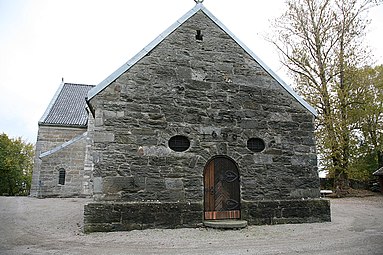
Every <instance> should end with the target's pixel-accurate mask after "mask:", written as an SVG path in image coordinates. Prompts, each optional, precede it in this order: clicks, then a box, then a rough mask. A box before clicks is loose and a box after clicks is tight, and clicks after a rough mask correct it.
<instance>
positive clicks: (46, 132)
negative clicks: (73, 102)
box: [31, 125, 92, 197]
mask: <svg viewBox="0 0 383 255" xmlns="http://www.w3.org/2000/svg"><path fill="white" fill-rule="evenodd" d="M84 132H86V128H75V127H54V126H44V125H40V126H39V130H38V136H37V142H36V151H35V159H34V168H33V175H32V187H31V196H35V197H50V196H61V197H65V196H79V195H81V196H85V195H88V196H89V195H90V194H91V190H92V189H91V186H90V183H89V180H90V176H91V169H84V159H85V147H86V146H85V142H84V141H78V142H76V143H74V144H72V145H70V146H68V148H64V149H61V150H59V151H57V152H55V153H53V154H50V155H49V156H46V157H43V158H40V155H41V154H42V153H45V152H47V151H50V150H52V149H54V148H56V147H57V146H60V145H62V144H64V143H65V142H68V141H70V140H71V139H73V138H75V137H78V136H80V135H81V134H83V133H84ZM60 168H64V169H65V170H66V173H67V176H66V183H65V185H59V184H58V177H59V174H58V171H59V169H60Z"/></svg>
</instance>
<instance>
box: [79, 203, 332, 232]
mask: <svg viewBox="0 0 383 255" xmlns="http://www.w3.org/2000/svg"><path fill="white" fill-rule="evenodd" d="M241 213H242V219H243V220H246V221H248V224H249V225H264V224H284V223H313V222H326V221H331V216H330V201H329V200H324V199H310V200H279V201H254V202H242V210H241ZM202 222H203V204H202V203H181V202H178V203H177V202H175V203H160V202H143V203H127V202H92V203H89V204H87V205H85V208H84V223H85V224H84V231H85V232H86V233H89V232H110V231H129V230H140V229H147V228H193V227H197V226H199V225H200V224H201V223H202Z"/></svg>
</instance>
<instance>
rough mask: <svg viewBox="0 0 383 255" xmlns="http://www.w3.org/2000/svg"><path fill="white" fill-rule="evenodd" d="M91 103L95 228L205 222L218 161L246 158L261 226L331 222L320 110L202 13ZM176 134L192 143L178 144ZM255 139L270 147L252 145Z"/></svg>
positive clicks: (247, 209) (244, 199) (89, 222)
mask: <svg viewBox="0 0 383 255" xmlns="http://www.w3.org/2000/svg"><path fill="white" fill-rule="evenodd" d="M197 30H200V31H201V33H202V35H203V40H202V41H201V40H196V31H197ZM89 103H90V105H91V107H92V109H93V110H94V126H92V128H91V129H92V136H93V145H92V158H93V164H94V172H93V175H94V185H95V188H94V199H95V202H93V203H90V204H88V205H87V206H86V207H85V229H86V231H89V232H90V231H106V230H108V231H111V230H130V229H141V228H146V227H161V226H162V227H180V226H189V227H190V226H196V225H197V224H199V223H200V222H202V221H203V200H204V182H203V171H204V167H205V165H206V163H207V162H208V161H209V160H210V159H211V158H213V157H215V156H226V157H229V158H231V159H232V160H234V161H235V162H236V164H237V166H238V169H239V173H240V192H241V207H242V212H241V215H242V218H243V219H245V220H248V221H249V223H250V224H273V223H284V222H286V223H290V222H295V223H296V222H315V221H327V220H329V203H328V201H326V200H321V199H320V198H319V197H320V196H319V178H318V174H317V156H316V147H315V140H314V116H313V115H312V113H310V112H309V111H308V110H307V109H306V108H304V107H303V106H302V105H301V104H300V103H299V102H298V101H297V100H296V99H295V98H294V97H293V96H292V95H291V94H289V93H288V92H287V91H286V90H285V89H284V88H283V87H282V86H281V85H280V84H279V83H278V82H277V81H276V80H275V79H274V78H273V77H272V76H270V75H269V74H268V73H267V72H266V71H265V70H264V69H263V68H262V67H261V66H260V65H259V64H258V63H257V62H256V61H255V60H254V59H253V58H252V57H251V56H250V55H248V54H247V53H246V52H245V51H244V50H243V49H242V48H241V47H240V46H239V45H238V44H237V43H236V42H235V41H234V40H233V39H232V38H231V37H230V36H229V35H227V34H226V33H225V32H224V31H223V30H222V29H220V28H219V27H218V26H217V25H216V24H215V23H214V22H213V21H212V20H210V18H209V17H208V16H206V15H205V14H204V13H203V12H202V11H199V12H197V13H196V14H195V15H194V16H192V17H191V18H189V19H188V20H187V21H186V22H185V23H183V24H182V25H180V27H178V28H177V29H176V30H175V31H174V32H173V33H172V34H170V35H169V36H168V37H167V38H165V39H164V41H162V42H161V43H160V44H159V45H158V46H157V47H155V48H154V49H153V50H152V51H151V52H150V53H148V54H147V55H146V56H145V57H143V58H142V59H141V60H140V61H139V62H138V63H136V64H135V65H134V66H133V67H131V68H130V69H129V70H128V71H127V72H125V73H124V74H122V75H121V76H120V77H118V78H117V79H116V80H115V81H114V82H112V83H111V84H110V85H109V86H108V87H107V88H105V89H104V90H103V91H101V92H100V93H99V94H97V95H96V96H95V97H94V98H92V99H91V100H90V102H89ZM88 132H89V131H88ZM175 135H183V136H186V137H187V138H188V139H189V140H190V143H191V145H190V148H189V149H188V150H186V151H185V152H175V151H173V150H171V149H170V148H169V146H168V141H169V139H170V138H171V137H173V136H175ZM250 138H261V139H262V140H263V141H264V142H265V149H264V150H263V151H262V152H259V153H255V152H252V151H251V150H249V149H248V148H247V147H246V143H247V140H248V139H250ZM155 208H157V209H155ZM169 208H173V209H174V210H170V209H169ZM157 212H158V213H157ZM185 212H188V213H185ZM143 215H148V216H147V219H144V218H143V217H145V216H143ZM191 215H192V216H191ZM170 218H172V219H174V221H171V222H170V220H171V219H170ZM153 219H156V220H155V221H153Z"/></svg>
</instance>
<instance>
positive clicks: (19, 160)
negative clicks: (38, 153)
mask: <svg viewBox="0 0 383 255" xmlns="http://www.w3.org/2000/svg"><path fill="white" fill-rule="evenodd" d="M33 155H34V147H33V145H32V144H30V143H25V142H24V141H22V140H21V138H16V139H10V138H8V136H7V135H6V134H4V133H3V134H1V135H0V195H3V194H7V195H10V196H15V195H28V194H29V190H30V188H31V180H32V168H33Z"/></svg>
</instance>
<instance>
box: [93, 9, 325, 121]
mask: <svg viewBox="0 0 383 255" xmlns="http://www.w3.org/2000/svg"><path fill="white" fill-rule="evenodd" d="M198 11H202V12H204V13H205V14H206V15H207V16H208V17H209V18H210V19H211V20H212V21H213V22H214V23H215V24H217V25H218V26H219V27H220V28H221V29H222V30H223V31H225V32H226V33H227V34H228V35H230V36H231V37H232V39H233V40H235V41H236V42H237V43H238V44H239V45H240V46H241V47H242V48H243V49H244V50H245V51H246V52H247V53H248V54H249V55H250V56H251V57H252V58H253V59H254V60H255V61H256V62H258V63H259V64H260V65H261V66H262V67H263V68H264V69H265V70H266V72H268V73H269V74H270V75H271V76H272V77H273V78H274V79H275V80H277V81H278V82H279V84H280V85H281V86H282V87H283V88H284V89H285V90H286V91H287V92H288V93H290V94H291V95H292V96H293V97H294V98H295V99H296V100H297V101H298V102H299V103H300V104H301V105H303V106H304V107H305V108H306V109H307V110H308V111H309V112H311V113H312V114H313V115H315V116H317V115H318V113H317V111H316V110H315V109H314V108H313V107H312V106H311V105H309V104H308V103H307V102H306V101H305V100H304V99H303V98H302V97H300V96H299V95H298V94H297V93H296V92H295V91H294V90H293V89H292V88H291V87H290V86H289V85H287V84H286V83H285V82H284V81H283V80H282V79H281V78H280V77H279V76H278V75H277V74H276V73H274V72H273V71H272V70H271V69H270V68H269V67H268V66H267V65H266V64H265V63H264V62H263V61H262V60H261V59H260V58H258V56H257V55H255V54H254V52H252V51H251V50H250V49H249V48H248V47H247V46H246V45H245V44H244V43H242V42H241V41H240V40H239V39H238V38H237V37H236V36H235V35H234V34H233V33H232V32H231V31H230V30H229V29H228V28H227V27H226V26H225V25H224V24H223V23H222V22H221V21H219V20H218V19H217V18H216V17H215V16H214V15H213V14H212V13H211V12H210V11H209V10H208V9H206V7H205V6H204V5H203V4H202V3H198V4H196V6H195V7H194V8H192V9H191V10H190V11H188V12H187V13H186V14H185V15H184V16H182V17H181V18H180V19H179V20H177V21H176V22H175V23H174V24H173V25H171V26H170V27H169V28H168V29H166V30H165V31H164V32H163V33H162V34H160V35H159V36H158V37H157V38H156V39H154V40H153V41H152V42H151V43H149V44H148V45H147V46H146V47H145V48H143V49H142V50H141V51H140V52H138V53H137V54H136V55H135V56H134V57H133V58H132V59H130V60H129V61H128V62H126V63H125V64H123V65H122V66H121V67H120V68H118V69H117V70H116V71H115V72H113V73H112V74H111V75H109V76H108V77H107V78H106V79H105V80H103V81H102V82H101V83H99V84H98V85H97V86H96V87H94V88H93V89H91V90H90V91H89V92H88V98H87V100H88V101H89V100H90V99H92V98H93V97H94V96H96V95H97V94H98V93H100V92H101V91H102V90H104V89H105V88H106V87H107V86H108V85H109V84H111V83H112V82H114V81H115V80H116V79H117V78H118V77H120V76H121V75H122V74H123V73H124V72H126V71H127V70H129V69H130V68H131V67H132V66H133V65H134V64H136V63H137V62H138V61H139V60H141V59H142V58H143V57H144V56H145V55H146V54H147V53H149V52H150V51H151V50H153V49H154V48H155V47H156V46H157V45H158V44H160V43H161V42H162V41H163V40H164V39H165V38H166V37H167V36H169V35H170V34H171V33H172V32H173V31H174V30H176V29H177V28H178V27H179V26H181V25H182V24H183V23H184V22H185V21H186V20H188V19H189V18H190V17H192V16H193V15H194V14H196V13H197V12H198Z"/></svg>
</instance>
